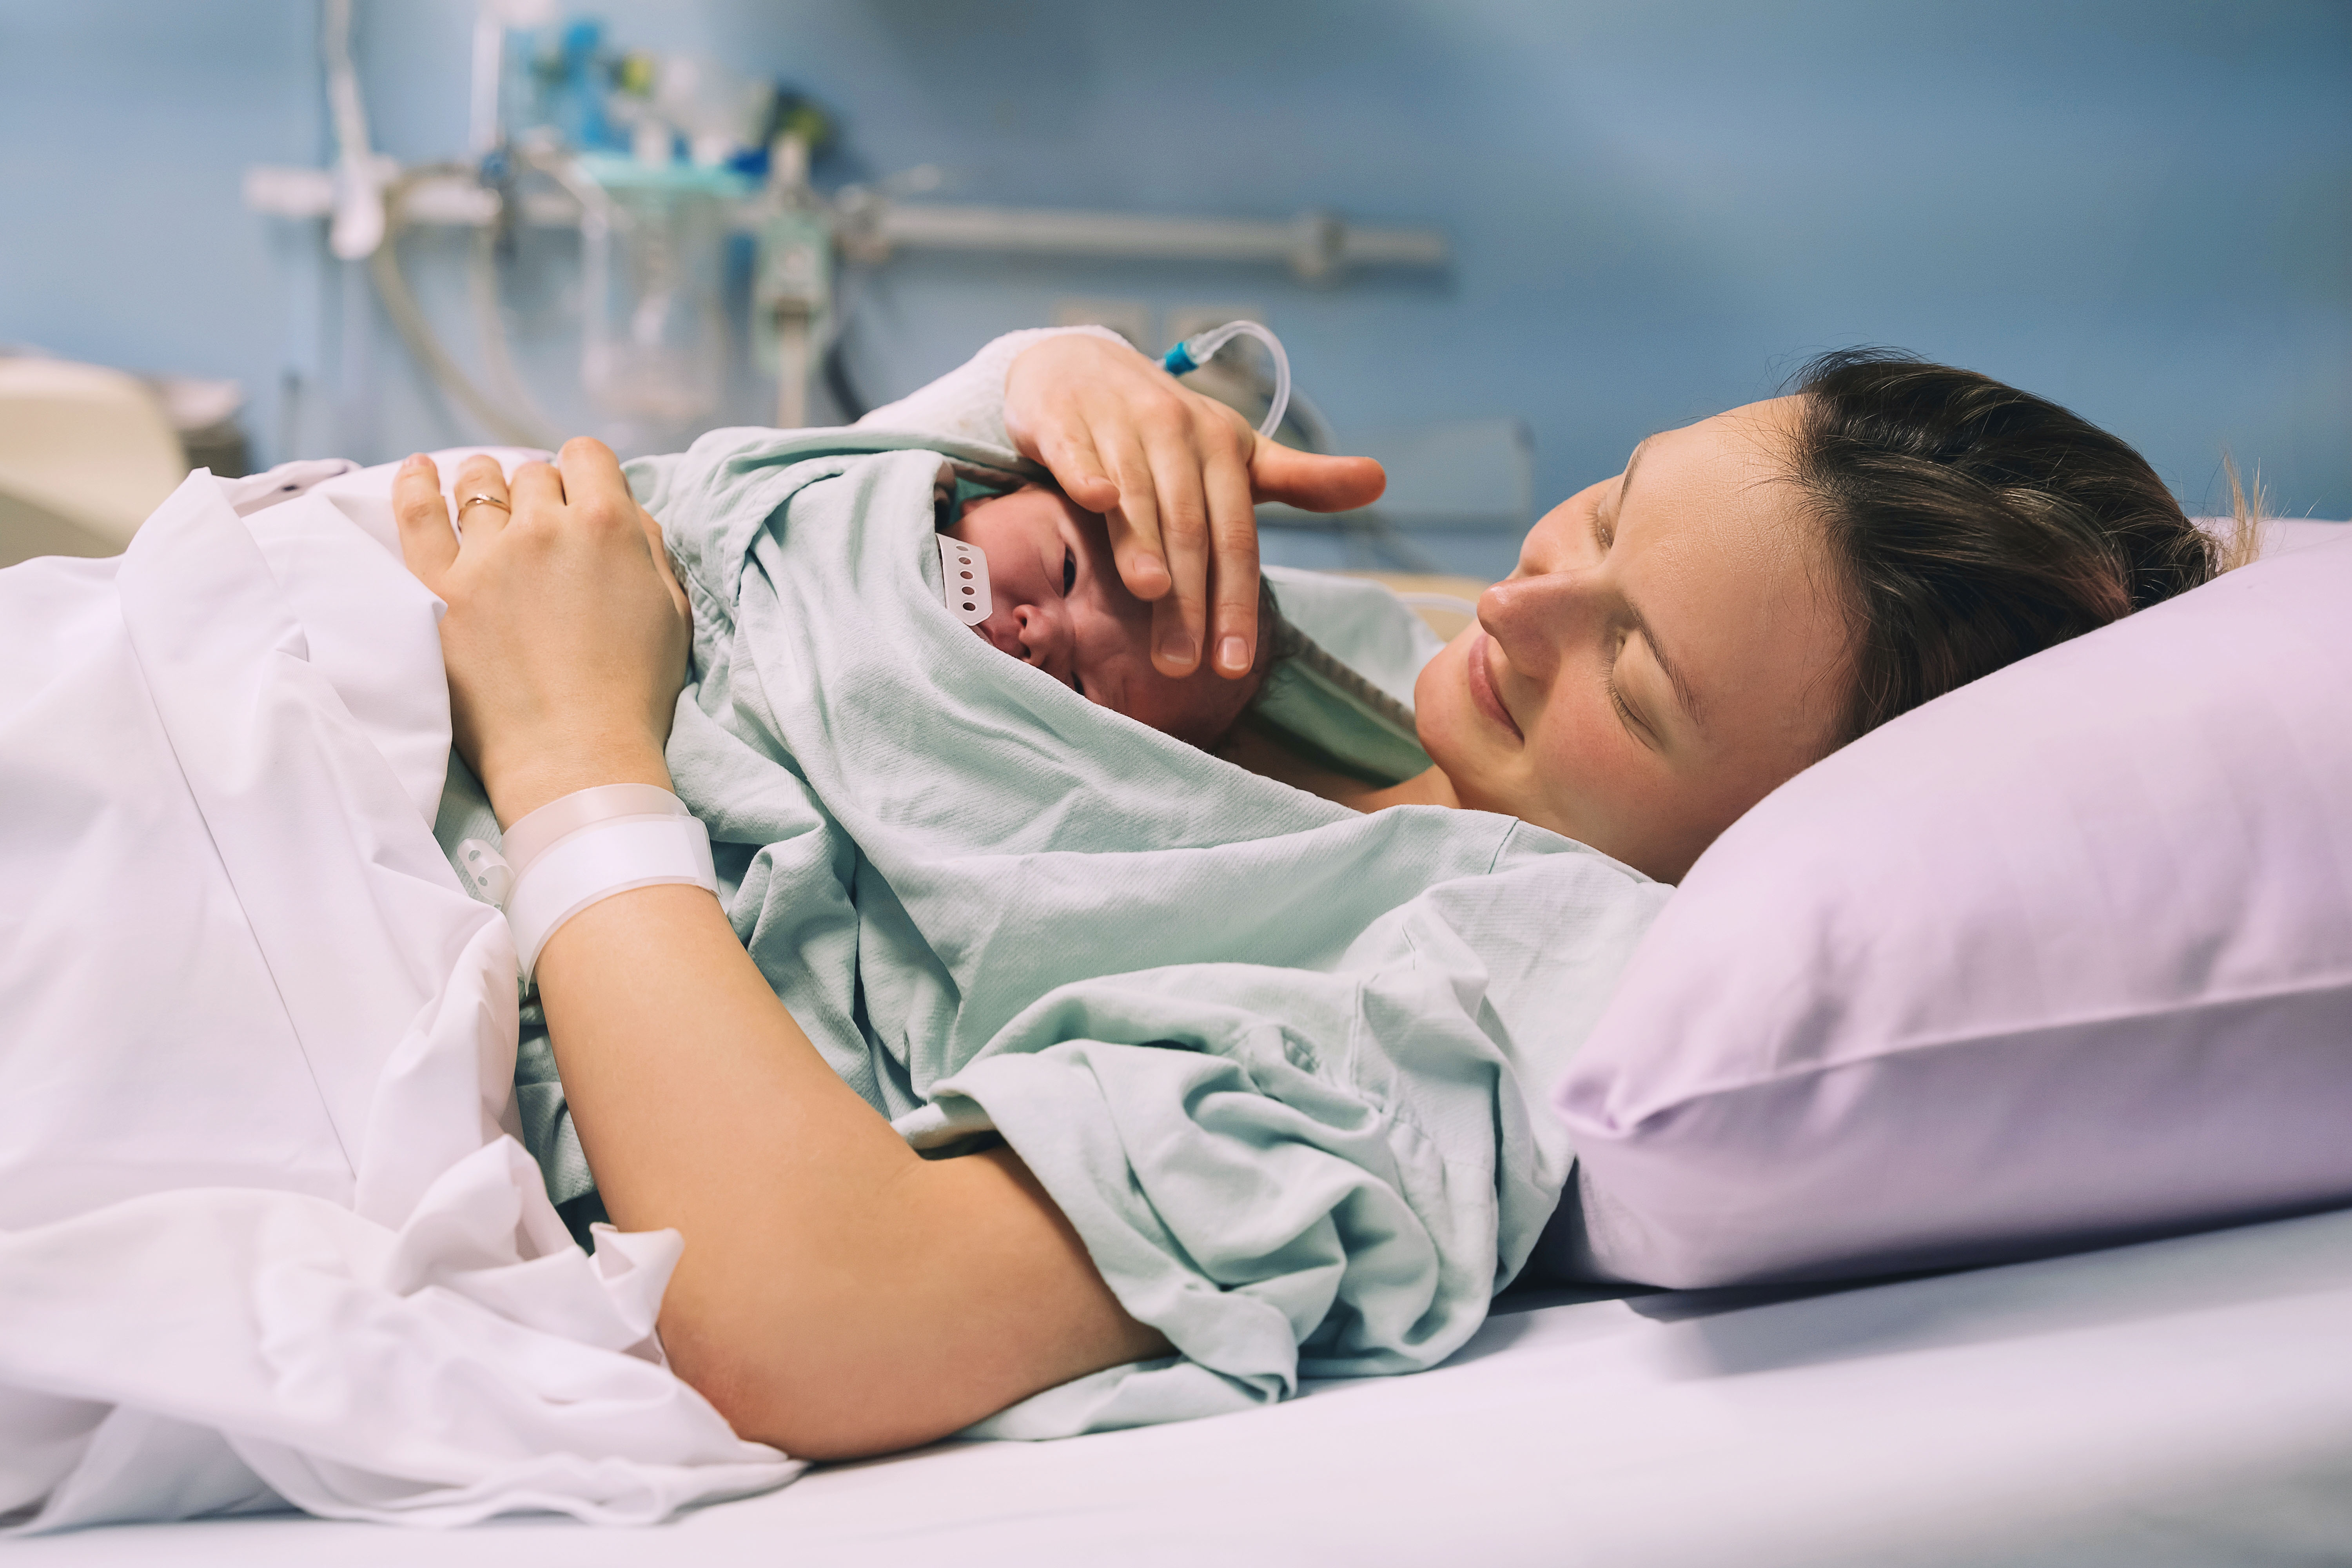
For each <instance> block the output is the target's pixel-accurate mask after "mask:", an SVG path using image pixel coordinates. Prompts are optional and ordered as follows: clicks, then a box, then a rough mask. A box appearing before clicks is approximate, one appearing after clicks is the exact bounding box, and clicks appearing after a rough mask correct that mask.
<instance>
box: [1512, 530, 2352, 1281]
mask: <svg viewBox="0 0 2352 1568" xmlns="http://www.w3.org/2000/svg"><path fill="white" fill-rule="evenodd" d="M2315 526H2316V528H2317V529H2318V531H2314V527H2315ZM2339 526H2340V525H2305V528H2304V529H2303V530H2301V531H2299V532H2293V533H2292V534H2291V537H2290V539H2289V540H2288V541H2287V542H2289V543H2291V544H2292V545H2294V546H2295V548H2294V549H2293V552H2292V553H2286V552H2279V553H2278V554H2276V555H2274V556H2273V558H2272V559H2269V560H2265V561H2263V562H2262V563H2259V564H2256V565H2253V566H2250V567H2247V568H2245V569H2243V570H2242V571H2239V572H2235V573H2231V574H2229V575H2227V576H2225V577H2223V578H2221V579H2220V580H2218V581H2216V582H2214V583H2211V584H2208V585H2206V586H2205V587H2202V588H2200V589H2198V590H2196V591H2195V592H2194V593H2191V594H2187V595H2182V596H2181V597H2180V598H2179V599H2176V600H2173V601H2171V602H2169V603H2167V604H2163V605H2157V606H2156V607H2154V608H2152V609H2148V610H2146V611H2143V612H2141V613H2139V614H2137V615H2135V616H2129V617H2128V618H2126V619H2125V620H2123V621H2120V622H2118V623H2116V625H2114V626H2108V627H2105V628H2104V629H2102V630H2100V631H2098V632H2095V633H2093V634H2092V635H2090V636H2088V637H2081V638H2078V639H2076V640H2075V641H2074V642H2070V643H2067V644H2064V645H2063V646H2061V647H2056V648H2053V649H2051V650H2050V651H2049V652H2047V653H2043V654H2041V655H2039V656H2037V657H2035V658H2031V659H2027V660H2025V661H2023V662H2022V663H2020V664H2017V665H2013V666H2011V668H2007V669H2004V670H2001V671H2000V672H1998V673H1996V674H1994V675H1991V676H1989V677H1987V678H1986V679H1982V680H1979V681H1977V682H1975V683H1973V684H1972V685H1969V686H1968V687H1965V688H1963V689H1960V690H1958V691H1956V692H1953V693H1952V694H1950V695H1949V696H1947V697H1944V698H1942V699H1940V700H1937V701H1935V702H1932V703H1929V704H1928V705H1927V706H1926V707H1924V708H1921V709H1919V710H1916V711H1915V712H1912V713H1909V714H1906V715H1905V716H1904V717H1903V718H1900V719H1898V720H1896V721H1894V722H1893V723H1890V724H1888V725H1886V726H1885V728H1883V729H1881V730H1879V731H1875V732H1874V733H1873V734H1871V735H1869V736H1867V737H1866V738H1864V740H1862V741H1860V742H1856V743H1855V744H1853V745H1852V746H1849V747H1847V748H1846V749H1845V750H1844V751H1843V752H1838V753H1837V754H1836V755H1834V756H1832V757H1831V758H1829V759H1828V760H1827V761H1825V762H1823V763H1821V764H1820V765H1819V766H1817V767H1814V768H1812V769H1810V770H1809V771H1807V772H1806V773H1802V774H1801V775H1800V776H1799V777H1797V778H1795V779H1793V780H1791V781H1790V783H1789V784H1786V785H1784V786H1782V787H1781V788H1780V790H1779V791H1777V792H1776V793H1775V794H1773V795H1771V796H1770V797H1769V799H1767V800H1766V801H1764V802H1763V804H1762V805H1759V806H1757V807H1756V809H1755V810H1753V811H1751V812H1749V813H1748V816H1746V817H1744V818H1743V819H1741V821H1740V822H1739V823H1738V826H1734V827H1733V828H1732V829H1731V831H1729V832H1728V833H1727V834H1725V835H1724V836H1723V837H1722V838H1721V839H1720V840H1718V841H1717V844H1716V845H1715V847H1713V848H1711V849H1709V850H1708V851H1707V852H1706V855H1705V856H1704V857H1702V858H1700V860H1699V862H1698V864H1697V865H1696V867H1694V868H1692V871H1691V874H1690V876H1689V877H1688V879H1686V880H1685V883H1684V885H1683V886H1682V888H1681V889H1679V890H1678V891H1677V893H1676V894H1675V898H1674V900H1673V901H1672V902H1671V903H1670V904H1669V905H1668V906H1667V908H1666V910H1665V912H1664V914H1663V915H1662V916H1661V917H1660V918H1659V920H1658V922H1657V923H1656V925H1654V927H1652V928H1651V931H1650V933H1649V935H1648V937H1647V938H1646V939H1645V940H1644V942H1643V947H1642V949H1641V951H1640V952H1639V953H1638V954H1637V955H1636V957H1635V959H1634V962H1633V967H1632V969H1631V970H1630V971H1629V973H1628V975H1627V978H1626V980H1625V982H1624V984H1623V987H1622V990H1621V991H1620V992H1619V994H1617V996H1616V997H1615V999H1614V1000H1613V1001H1612V1004H1611V1005H1610V1007H1609V1010H1608V1012H1607V1013H1606V1014H1605V1015H1604V1016H1603V1017H1602V1019H1601V1024H1600V1026H1599V1027H1598V1028H1597V1029H1596V1030H1595V1031H1594V1033H1593V1035H1592V1037H1591V1040H1590V1042H1589V1043H1588V1044H1587V1045H1586V1046H1585V1047H1584V1049H1583V1051H1582V1052H1581V1053H1580V1055H1579V1057H1578V1058H1577V1061H1576V1064H1575V1066H1574V1067H1573V1068H1571V1069H1570V1072H1569V1074H1568V1077H1567V1078H1566V1079H1565V1080H1564V1081H1562V1082H1561V1084H1560V1085H1559V1090H1558V1093H1557V1096H1556V1103H1557V1104H1558V1106H1559V1110H1560V1111H1561V1112H1562V1114H1564V1115H1565V1116H1566V1118H1567V1120H1568V1123H1569V1127H1570V1132H1571V1134H1572V1136H1573V1138H1574V1141H1575V1145H1576V1149H1577V1152H1578V1157H1579V1186H1578V1189H1577V1190H1576V1191H1574V1192H1571V1194H1570V1198H1569V1202H1570V1203H1571V1204H1575V1203H1578V1202H1580V1203H1581V1217H1582V1220H1583V1227H1584V1247H1585V1252H1586V1258H1585V1261H1586V1264H1587V1266H1588V1267H1590V1268H1591V1269H1592V1270H1593V1271H1595V1272H1598V1273H1600V1274H1602V1275H1604V1276H1607V1277H1612V1278H1619V1279H1638V1280H1643V1281H1647V1282H1651V1283H1654V1284H1660V1285H1670V1286H1680V1287H1689V1286H1705V1285H1720V1284H1727V1283H1731V1282H1734V1281H1745V1280H1763V1279H1832V1278H1849V1277H1854V1276H1859V1275H1864V1274H1871V1273H1881V1272H1886V1271H1891V1270H1896V1269H1905V1268H1927V1267H1938V1266H1945V1265H1953V1264H1961V1263H1971V1262H1979V1261H1985V1260H1990V1259H1993V1258H2011V1257H2017V1256H2021V1255H2024V1254H2027V1253H2031V1252H2037V1251H2050V1250H2058V1249H2063V1248H2068V1247H2079V1246H2085V1245H2092V1244H2096V1243H2100V1242H2105V1241H2110V1240H2117V1239H2122V1238H2125V1237H2135V1236H2142V1235H2148V1234H2154V1233H2158V1232H2163V1231H2167V1230H2179V1229H2187V1228H2190V1227H2194V1226H2206V1225H2212V1224H2217V1223H2223V1222H2228V1221H2231V1220H2237V1219H2242V1218H2252V1217H2255V1216H2258V1215H2272V1214H2277V1213H2281V1212H2284V1211H2289V1210H2294V1209H2299V1208H2309V1207H2316V1206H2325V1205H2336V1204H2343V1203H2352V530H2346V531H2344V532H2341V533H2336V534H2334V535H2330V534H2328V533H2327V532H2326V529H2328V528H2331V527H2339ZM1564 1217H1567V1218H1571V1219H1572V1218H1573V1217H1574V1215H1573V1213H1571V1215H1569V1216H1564Z"/></svg>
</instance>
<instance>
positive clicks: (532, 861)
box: [459, 784, 719, 982]
mask: <svg viewBox="0 0 2352 1568" xmlns="http://www.w3.org/2000/svg"><path fill="white" fill-rule="evenodd" d="M505 846H506V853H505V854H504V855H503V856H501V855H500V854H499V853H498V852H497V851H496V850H493V849H491V848H490V847H489V846H488V845H487V844H483V843H480V842H479V841H478V840H474V839H468V840H467V841H466V842H465V843H464V844H462V845H460V846H459V849H460V851H461V852H462V855H463V858H464V860H465V863H466V872H465V874H466V875H467V877H468V878H469V879H471V880H472V881H473V882H474V885H475V887H476V888H477V889H478V890H480V891H482V892H484V893H486V894H488V895H489V896H490V897H491V898H493V899H495V900H497V901H498V902H499V905H500V906H501V907H503V908H504V909H505V910H506V915H507V923H508V925H509V926H510V927H512V928H513V930H514V943H515V955H516V956H517V957H518V958H519V959H520V960H521V963H522V976H523V979H524V980H525V981H526V982H528V981H529V980H530V976H531V972H532V970H534V969H535V968H537V967H538V964H539V955H540V953H541V952H543V951H544V950H545V949H546V947H547V940H548V938H550V937H551V936H553V935H554V934H555V933H556V931H558V930H560V929H561V928H562V925H563V922H564V921H568V920H570V919H571V918H572V916H573V915H576V914H578V913H579V912H580V911H581V910H584V909H586V908H587V907H588V906H589V905H591V904H593V903H596V902H598V901H600V900H604V899H609V898H611V897H612V896H613V895H614V894H615V893H625V892H628V891H630V890H631V889H636V888H654V887H660V886H663V885H665V884H667V883H681V884H691V885H692V886H694V887H698V888H703V889H708V890H709V891H710V892H712V893H714V894H715V893H717V892H718V891H719V877H718V873H717V871H716V870H715V869H714V868H713V867H712V866H711V863H710V833H709V829H707V828H705V827H704V826H702V824H701V823H699V822H698V821H696V820H695V818H694V816H693V815H692V814H691V813H689V812H688V810H687V809H686V803H685V802H684V801H681V800H679V799H678V798H677V796H676V795H672V794H671V793H670V792H669V791H667V790H666V789H657V788H656V787H655V786H654V785H652V784H600V785H598V786H597V787H596V788H594V789H583V790H581V791H578V792H577V793H575V794H572V795H564V796H563V797H562V798H561V799H558V800H553V801H550V802H549V803H548V804H547V805H543V806H541V807H540V808H539V809H538V810H537V811H534V812H532V813H530V815H529V816H524V817H521V818H520V819H519V820H518V821H517V822H516V823H515V825H514V826H512V827H509V828H508V829H507V831H506V835H505ZM501 872H504V873H506V875H505V876H501V875H500V873H501Z"/></svg>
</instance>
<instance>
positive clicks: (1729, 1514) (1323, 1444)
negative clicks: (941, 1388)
mask: <svg viewBox="0 0 2352 1568" xmlns="http://www.w3.org/2000/svg"><path fill="white" fill-rule="evenodd" d="M2312 1044H2313V1047H2315V1049H2326V1048H2336V1047H2341V1044H2342V1042H2341V1041H2338V1040H2332V1039H2331V1040H2315V1041H2313V1042H2312ZM2347 1309H2352V1211H2336V1212H2325V1213H2317V1214H2311V1215H2303V1216H2300V1217H2291V1218H2284V1219H2277V1220H2273V1221H2272V1222H2270V1223H2266V1224H2260V1225H2252V1226H2239V1227H2235V1228H2229V1229H2220V1230H2214V1231H2210V1232H2208V1233H2205V1234H2200V1235H2191V1236H2186V1237H2173V1238H2171V1239H2166V1240H2158V1241H2153V1242H2147V1243H2143V1244H2141V1245H2137V1246H2129V1247H2113V1248H2108V1249H2105V1250H2098V1251H2091V1252H2084V1253H2079V1254H2076V1255H2074V1256H2069V1257H2061V1258H2048V1259H2044V1260H2041V1261H2035V1262H2027V1263H2021V1264H2011V1265H2008V1266H2005V1267H1997V1268H1980V1269H1974V1270H1966V1271H1954V1272H1946V1273H1940V1274H1936V1275H1929V1276H1921V1277H1916V1278H1909V1279H1893V1280H1885V1281H1879V1282H1873V1283H1864V1284H1861V1285H1849V1286H1846V1287H1844V1288H1842V1289H1828V1288H1822V1287H1810V1288H1805V1287H1794V1288H1769V1289H1732V1290H1706V1291H1685V1292H1661V1291H1643V1290H1640V1289H1601V1288H1581V1287H1580V1288H1559V1287H1555V1288H1549V1289H1546V1288H1544V1287H1541V1286H1539V1285H1531V1284H1530V1285H1522V1286H1519V1287H1517V1288H1515V1289H1513V1290H1512V1291H1510V1292H1508V1293H1507V1294H1506V1296H1505V1297H1504V1298H1503V1299H1502V1300H1500V1301H1498V1303H1497V1306H1496V1312H1495V1315H1494V1316H1493V1318H1492V1319H1491V1321H1489V1322H1488V1323H1487V1324H1486V1326H1485V1328H1484V1329H1482V1330H1481V1331H1479V1333H1478V1334H1477V1335H1476V1337H1475V1339H1473V1341H1472V1342H1470V1343H1469V1344H1468V1345H1467V1346H1466V1347H1465V1349H1464V1350H1463V1351H1461V1352H1459V1353H1457V1354H1456V1355H1455V1356H1454V1358H1452V1360H1451V1361H1449V1362H1448V1363H1446V1364H1445V1365H1444V1366H1442V1367H1440V1368H1438V1369H1437V1370H1435V1371H1433V1372H1430V1373H1423V1374H1419V1375H1416V1376H1412V1377H1402V1378H1387V1379H1372V1380H1361V1381H1347V1382H1327V1383H1322V1384H1309V1385H1308V1386H1307V1388H1306V1390H1305V1391H1304V1394H1303V1396H1302V1397H1301V1398H1299V1399H1297V1400H1296V1401H1294V1402H1291V1403H1288V1404H1286V1405H1277V1406H1274V1407H1270V1408H1265V1409H1260V1410H1255V1411H1252V1412H1250V1413H1246V1414H1242V1415H1230V1416H1223V1417H1219V1418H1214V1419H1207V1420H1199V1421H1192V1422H1185V1423H1177V1424H1171V1425H1166V1426H1153V1427H1147V1428H1142V1429H1137V1430H1129V1431H1121V1432H1113V1433H1108V1434H1102V1435H1097V1436H1087V1437H1081V1438H1075V1439H1069V1440H1065V1441H1059V1442H1052V1443H1040V1444H1027V1443H1012V1442H1003V1443H977V1442H950V1443H946V1444H940V1445H936V1446H934V1447H929V1448H927V1449H923V1450H920V1451H918V1452H914V1453H910V1454H907V1455H901V1456H896V1457H893V1458H886V1459H881V1460H876V1461H870V1462H866V1463H861V1464H851V1465H836V1466H829V1467H819V1468H815V1469H814V1470H813V1471H811V1472H810V1473H808V1474H806V1475H804V1476H803V1477H801V1478H800V1479H797V1480H795V1481H793V1483H792V1484H790V1485H788V1486H785V1487H783V1488H782V1489H777V1490H773V1491H770V1492H766V1493H763V1494H761V1495H759V1496H755V1497H751V1498H746V1499H741V1500H736V1501H732V1502H724V1503H718V1504H714V1505H710V1506H707V1507H703V1508H699V1509H697V1510H689V1511H688V1512H686V1513H684V1514H682V1515H680V1516H679V1517H677V1519H675V1520H674V1521H671V1522H670V1523H668V1524H666V1525H663V1526H658V1527H652V1528H647V1529H643V1530H598V1529H592V1528H588V1527H583V1526H581V1525H578V1524H575V1523H572V1522H571V1521H564V1520H557V1519H551V1518H537V1517H527V1518H509V1519H503V1520H499V1521H492V1522H490V1523H488V1524H485V1525H483V1526H480V1527H478V1528H476V1529H471V1530H464V1531H450V1532H441V1533H433V1534H425V1533H420V1532H416V1531H404V1530H397V1529H390V1528H384V1527H381V1526H373V1525H359V1524H346V1523H338V1522H331V1521H325V1520H319V1519H310V1518H300V1517H292V1516H257V1517H245V1518H237V1519H225V1520H210V1521H194V1522H187V1523H180V1524H170V1525H142V1526H127V1527H117V1528H110V1529H103V1530H91V1531H76V1532H67V1533H62V1534H58V1535H54V1536H47V1537H39V1538H31V1539H20V1540H17V1541H14V1542H10V1549H11V1561H12V1562H16V1563H25V1564H27V1565H31V1568H39V1565H43V1564H51V1563H57V1564H64V1563H134V1562H135V1563H146V1562H154V1561H170V1562H175V1563H231V1562H234V1563H239V1564H256V1565H261V1568H267V1565H268V1564H272V1563H279V1562H284V1563H298V1562H299V1563H314V1562H321V1561H332V1562H339V1563H379V1562H381V1563H395V1562H396V1563H407V1562H412V1561H415V1560H418V1559H420V1558H424V1557H426V1556H428V1555H429V1556H430V1557H431V1558H432V1559H433V1560H435V1561H436V1562H438V1563H446V1564H448V1565H450V1568H461V1565H463V1564H467V1563H499V1564H502V1565H511V1564H518V1563H562V1564H566V1565H567V1568H570V1565H574V1564H579V1565H593V1564H601V1563H646V1562H668V1561H681V1560H692V1561H697V1562H700V1563H707V1564H710V1565H712V1568H728V1565H731V1564H736V1563H747V1564H748V1563H755V1562H757V1563H768V1562H786V1563H809V1564H817V1563H861V1562H875V1561H885V1560H898V1559H901V1558H905V1557H908V1556H909V1555H919V1554H924V1553H940V1554H952V1556H953V1557H954V1558H955V1559H956V1560H957V1561H959V1562H964V1563H1024V1564H1033V1563H1039V1564H1042V1563H1079V1562H1085V1563H1100V1562H1110V1563H1154V1562H1176V1561H1186V1562H1192V1561H1200V1560H1203V1559H1207V1560H1214V1561H1219V1562H1238V1563H1259V1562H1262V1563H1298V1562H1331V1563H1368V1564H1370V1563H1428V1562H1433V1561H1436V1562H1463V1563H1596V1564H1612V1565H1615V1564H1634V1565H1649V1564H1695V1565H1696V1564H1716V1563H1735V1562H1736V1563H1742V1564H1781V1563H1786V1564H1792V1565H1793V1564H1805V1565H1808V1568H1811V1565H1820V1564H1843V1563H1853V1564H1880V1563H1904V1564H1945V1563H1953V1564H1958V1563H2004V1564H2042V1563H2048V1564H2065V1565H2069V1568H2072V1565H2074V1564H2098V1563H2116V1564H2126V1563H2128V1564H2134V1565H2163V1564H2170V1563H2180V1564H2190V1563H2195V1564H2212V1563H2269V1562H2281V1563H2284V1562H2327V1561H2342V1560H2345V1559H2346V1558H2347V1557H2352V1486H2347V1480H2352V1354H2347V1353H2346V1347H2347V1339H2352V1330H2347V1323H2352V1310H2347Z"/></svg>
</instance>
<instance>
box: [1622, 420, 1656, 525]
mask: <svg viewBox="0 0 2352 1568" xmlns="http://www.w3.org/2000/svg"><path fill="white" fill-rule="evenodd" d="M1664 434H1665V432H1664V431H1663V430H1653V431H1651V432H1650V433H1649V434H1648V435H1646V436H1644V437H1642V438H1641V439H1640V440H1639V441H1636V442H1634V443H1633V456H1632V457H1630V458H1626V459H1625V474H1624V477H1623V478H1622V479H1619V480H1618V481H1617V511H1618V512H1622V511H1623V510H1625V494H1626V492H1627V491H1629V490H1631V489H1633V470H1634V469H1636V468H1640V467H1641V466H1642V454H1643V453H1644V452H1646V451H1648V450H1649V449H1650V443H1651V442H1653V441H1654V440H1656V439H1657V438H1658V437H1661V436H1663V435H1664ZM1612 515H1614V514H1612Z"/></svg>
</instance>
